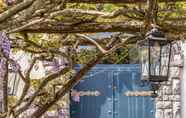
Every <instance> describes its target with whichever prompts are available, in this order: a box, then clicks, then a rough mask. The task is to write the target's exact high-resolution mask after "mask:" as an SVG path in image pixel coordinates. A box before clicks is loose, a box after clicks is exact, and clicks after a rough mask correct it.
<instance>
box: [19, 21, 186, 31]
mask: <svg viewBox="0 0 186 118" xmlns="http://www.w3.org/2000/svg"><path fill="white" fill-rule="evenodd" d="M160 27H161V28H162V30H163V31H164V32H166V33H171V34H176V33H179V34H180V33H185V32H186V26H185V25H173V24H164V25H160ZM143 30H144V27H143V24H137V23H136V24H134V23H133V24H132V23H130V22H90V23H82V24H74V25H71V24H64V23H58V22H56V23H51V24H48V23H43V24H37V25H33V26H31V27H28V28H25V29H22V30H19V31H16V32H27V33H98V32H125V33H137V32H141V31H143Z"/></svg>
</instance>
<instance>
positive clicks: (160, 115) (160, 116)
mask: <svg viewBox="0 0 186 118" xmlns="http://www.w3.org/2000/svg"><path fill="white" fill-rule="evenodd" d="M155 118H164V113H163V110H157V111H156V113H155Z"/></svg>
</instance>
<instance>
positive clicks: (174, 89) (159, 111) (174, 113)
mask: <svg viewBox="0 0 186 118" xmlns="http://www.w3.org/2000/svg"><path fill="white" fill-rule="evenodd" d="M182 70H183V55H182V51H181V48H180V42H176V43H175V44H174V45H173V48H172V57H171V64H170V73H169V81H167V82H163V83H161V87H160V89H159V90H158V92H157V93H158V97H157V98H156V99H155V106H156V112H155V118H181V76H182Z"/></svg>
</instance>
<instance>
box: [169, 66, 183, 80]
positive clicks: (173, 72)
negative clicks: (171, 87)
mask: <svg viewBox="0 0 186 118" xmlns="http://www.w3.org/2000/svg"><path fill="white" fill-rule="evenodd" d="M180 72H181V69H180V68H178V67H171V68H170V73H169V77H171V78H172V77H180Z"/></svg>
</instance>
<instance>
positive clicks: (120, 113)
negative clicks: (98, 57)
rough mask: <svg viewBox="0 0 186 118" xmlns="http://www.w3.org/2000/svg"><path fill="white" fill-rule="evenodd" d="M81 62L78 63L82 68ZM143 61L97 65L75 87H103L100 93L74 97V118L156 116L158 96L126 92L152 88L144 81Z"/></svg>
mask: <svg viewBox="0 0 186 118" xmlns="http://www.w3.org/2000/svg"><path fill="white" fill-rule="evenodd" d="M79 68H81V66H78V67H77V68H76V69H77V70H78V69H79ZM140 72H141V71H140V65H138V64H121V65H105V64H99V65H97V66H95V67H94V68H93V69H92V70H91V71H90V72H89V73H88V74H87V75H86V76H85V77H84V79H83V80H81V81H80V83H79V84H77V85H76V86H75V87H74V88H73V90H77V91H84V92H85V91H99V92H100V93H101V94H100V95H99V96H81V97H80V101H79V102H76V101H74V100H73V99H71V107H70V108H71V109H70V112H71V113H70V115H71V118H154V112H155V111H154V99H153V98H151V97H144V96H141V97H134V96H132V97H131V96H130V97H128V96H125V92H127V91H140V90H149V89H150V86H149V85H148V84H146V85H145V86H144V85H142V83H141V81H140Z"/></svg>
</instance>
